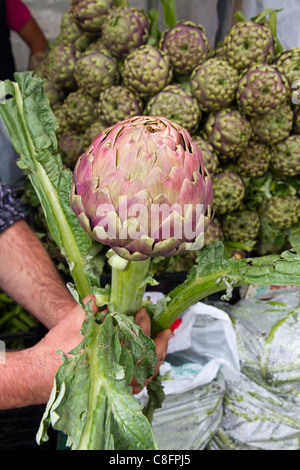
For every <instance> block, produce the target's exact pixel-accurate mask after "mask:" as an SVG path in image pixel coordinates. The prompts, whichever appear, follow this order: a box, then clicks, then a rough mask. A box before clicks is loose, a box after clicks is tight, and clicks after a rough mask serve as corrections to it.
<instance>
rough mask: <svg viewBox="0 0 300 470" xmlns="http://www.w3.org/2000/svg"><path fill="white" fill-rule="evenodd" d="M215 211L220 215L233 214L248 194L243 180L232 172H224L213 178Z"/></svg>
mask: <svg viewBox="0 0 300 470" xmlns="http://www.w3.org/2000/svg"><path fill="white" fill-rule="evenodd" d="M212 185H213V194H214V202H213V209H214V211H215V213H216V214H217V215H218V214H220V215H223V214H226V213H227V212H232V211H234V210H236V209H238V207H239V206H240V204H241V202H242V201H243V199H244V197H245V193H246V189H245V185H244V183H243V180H242V178H241V177H240V176H239V175H238V174H237V173H235V172H233V171H231V170H225V169H224V170H223V171H221V172H220V173H217V174H216V175H213V176H212Z"/></svg>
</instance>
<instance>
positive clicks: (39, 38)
mask: <svg viewBox="0 0 300 470" xmlns="http://www.w3.org/2000/svg"><path fill="white" fill-rule="evenodd" d="M18 34H19V36H20V37H21V38H22V39H23V41H25V42H26V44H27V45H28V47H29V48H30V57H32V56H33V55H34V54H36V53H37V52H41V51H44V50H45V49H48V47H49V44H48V41H47V39H46V38H45V36H44V33H43V31H42V30H41V28H40V26H39V25H38V23H37V22H36V20H35V19H34V18H33V17H31V18H30V19H29V20H28V21H27V23H26V24H25V25H24V26H23V28H22V29H20V30H19V31H18Z"/></svg>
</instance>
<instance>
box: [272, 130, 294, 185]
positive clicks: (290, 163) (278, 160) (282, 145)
mask: <svg viewBox="0 0 300 470" xmlns="http://www.w3.org/2000/svg"><path fill="white" fill-rule="evenodd" d="M271 166H272V169H273V170H274V171H275V173H277V174H278V175H280V176H290V177H295V176H297V175H300V135H290V136H289V137H287V138H286V139H284V140H282V141H281V142H279V143H278V144H277V145H275V146H273V147H272V160H271Z"/></svg>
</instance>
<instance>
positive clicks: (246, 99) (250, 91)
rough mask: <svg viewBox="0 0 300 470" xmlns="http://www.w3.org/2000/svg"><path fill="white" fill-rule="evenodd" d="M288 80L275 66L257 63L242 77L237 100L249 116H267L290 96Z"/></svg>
mask: <svg viewBox="0 0 300 470" xmlns="http://www.w3.org/2000/svg"><path fill="white" fill-rule="evenodd" d="M288 94H289V90H288V82H287V80H286V78H285V77H284V76H283V75H281V74H280V73H279V72H278V71H277V70H276V69H275V68H274V67H272V66H271V65H265V64H261V65H260V64H255V65H253V66H252V67H250V69H249V70H248V71H247V73H246V74H245V75H244V76H243V77H242V78H241V80H240V82H239V84H238V89H237V102H238V105H239V107H240V109H241V110H242V111H243V113H245V114H246V115H247V116H252V117H256V116H265V115H266V114H270V113H273V112H276V111H277V110H278V109H279V108H280V107H281V106H283V105H284V104H285V103H286V101H287V98H288Z"/></svg>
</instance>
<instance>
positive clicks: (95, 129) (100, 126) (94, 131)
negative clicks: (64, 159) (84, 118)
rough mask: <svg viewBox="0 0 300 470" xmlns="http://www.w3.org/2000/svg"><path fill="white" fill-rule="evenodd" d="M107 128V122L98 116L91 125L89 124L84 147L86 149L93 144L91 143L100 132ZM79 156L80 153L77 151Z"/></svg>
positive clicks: (84, 135) (85, 132)
mask: <svg viewBox="0 0 300 470" xmlns="http://www.w3.org/2000/svg"><path fill="white" fill-rule="evenodd" d="M106 128H107V124H106V122H104V121H103V119H101V118H98V119H96V121H95V122H93V124H92V125H91V126H89V127H88V128H87V129H86V130H85V131H84V134H83V149H84V151H85V150H86V149H87V148H88V147H89V146H90V145H91V143H92V142H93V141H94V140H95V139H96V137H97V136H98V135H99V134H100V132H102V131H104V130H105V129H106ZM77 157H78V153H77Z"/></svg>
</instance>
